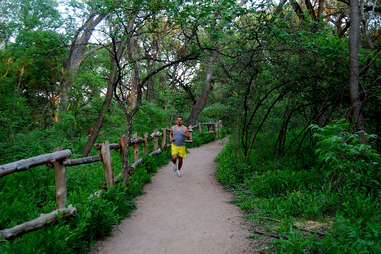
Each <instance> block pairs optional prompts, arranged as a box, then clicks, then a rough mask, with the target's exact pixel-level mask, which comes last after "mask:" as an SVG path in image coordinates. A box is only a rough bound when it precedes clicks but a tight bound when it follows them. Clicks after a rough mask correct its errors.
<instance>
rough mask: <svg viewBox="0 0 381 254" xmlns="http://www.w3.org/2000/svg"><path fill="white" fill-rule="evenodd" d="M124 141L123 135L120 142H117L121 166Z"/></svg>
mask: <svg viewBox="0 0 381 254" xmlns="http://www.w3.org/2000/svg"><path fill="white" fill-rule="evenodd" d="M124 139H125V136H124V135H123V136H122V137H121V138H120V140H119V144H120V158H121V162H122V165H123V153H124Z"/></svg>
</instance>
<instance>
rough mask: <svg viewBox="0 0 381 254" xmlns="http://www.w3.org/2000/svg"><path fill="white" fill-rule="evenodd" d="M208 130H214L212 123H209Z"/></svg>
mask: <svg viewBox="0 0 381 254" xmlns="http://www.w3.org/2000/svg"><path fill="white" fill-rule="evenodd" d="M208 132H209V133H213V131H212V123H208Z"/></svg>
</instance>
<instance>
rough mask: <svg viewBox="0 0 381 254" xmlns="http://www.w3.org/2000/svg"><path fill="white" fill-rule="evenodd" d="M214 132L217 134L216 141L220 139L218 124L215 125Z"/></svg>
mask: <svg viewBox="0 0 381 254" xmlns="http://www.w3.org/2000/svg"><path fill="white" fill-rule="evenodd" d="M214 131H215V133H216V139H218V123H215V124H214Z"/></svg>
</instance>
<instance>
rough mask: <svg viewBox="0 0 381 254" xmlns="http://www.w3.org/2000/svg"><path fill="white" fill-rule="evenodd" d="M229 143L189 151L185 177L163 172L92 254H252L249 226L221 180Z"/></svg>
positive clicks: (157, 175) (185, 161) (221, 142)
mask: <svg viewBox="0 0 381 254" xmlns="http://www.w3.org/2000/svg"><path fill="white" fill-rule="evenodd" d="M223 142H224V141H221V140H219V141H214V142H211V143H209V144H206V145H203V146H202V147H198V148H192V149H189V154H188V155H187V158H186V159H185V160H184V165H183V174H184V175H183V176H182V177H177V176H175V173H174V172H173V171H172V170H171V166H172V163H169V164H168V165H167V166H165V167H163V168H161V169H160V170H159V171H158V172H157V173H156V175H155V176H153V177H152V183H149V184H147V185H146V186H145V187H144V191H145V192H146V194H145V195H142V196H139V197H138V198H137V210H135V211H134V212H133V213H132V215H131V216H130V217H129V218H127V219H125V220H124V221H122V223H121V224H120V225H119V226H117V227H116V228H115V229H114V230H113V232H112V235H111V236H110V237H109V238H107V239H106V240H104V241H102V242H98V243H97V244H96V246H95V247H94V248H93V250H92V253H94V254H95V253H112V254H118V253H128V254H179V253H181V254H188V253H189V254H195V253H198V254H225V253H226V254H235V253H237V254H242V253H252V252H253V249H251V247H250V240H249V238H248V237H249V236H250V232H249V226H248V225H247V223H246V222H245V220H244V219H243V217H242V214H241V212H240V210H239V208H238V207H236V206H234V205H232V204H231V203H230V201H231V200H232V199H233V195H232V194H231V193H228V192H226V191H224V189H223V187H222V186H221V185H220V184H219V183H218V182H217V180H216V177H215V169H216V166H217V165H216V163H215V162H214V159H215V157H216V156H217V154H218V152H219V151H220V150H221V149H222V147H223Z"/></svg>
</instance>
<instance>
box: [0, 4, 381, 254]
mask: <svg viewBox="0 0 381 254" xmlns="http://www.w3.org/2000/svg"><path fill="white" fill-rule="evenodd" d="M380 4H381V3H380V2H379V1H370V0H364V1H360V2H358V1H357V0H351V1H350V2H349V1H342V0H339V1H328V0H319V1H318V0H304V1H297V0H291V1H284V0H281V1H271V0H263V1H240V3H237V1H235V0H217V1H214V0H213V1H211V0H204V1H193V0H157V1H135V0H128V1H100V0H96V1H76V0H71V1H66V0H65V1H57V0H30V1H25V0H20V1H17V2H15V1H10V0H4V1H1V2H0V102H1V103H0V150H1V151H2V152H1V154H0V164H4V163H8V162H11V161H15V160H18V159H23V158H27V157H31V156H35V155H38V154H43V153H48V152H51V151H53V149H54V148H55V147H57V146H62V147H64V148H68V149H71V151H72V152H73V156H72V157H74V158H77V157H81V156H85V155H88V154H95V151H94V150H91V148H92V147H93V144H94V143H100V142H103V141H105V140H109V141H110V142H118V140H119V138H120V137H121V136H122V135H126V136H127V137H131V136H132V135H133V134H134V133H135V132H137V133H138V134H139V135H140V136H142V135H143V134H144V133H146V132H152V131H153V130H154V129H155V128H164V127H168V126H169V125H170V124H174V120H175V119H176V117H178V116H179V115H181V116H183V118H184V120H187V121H188V122H189V123H193V122H195V120H198V121H201V122H207V121H210V122H215V121H217V120H220V119H221V120H222V121H223V124H224V126H227V127H229V130H230V134H231V136H230V143H229V144H228V145H227V147H226V148H225V150H224V151H223V152H222V153H221V154H220V156H219V161H220V167H219V169H218V172H217V176H218V178H219V180H220V181H221V182H222V183H223V184H224V185H226V186H227V187H228V188H232V189H234V190H235V191H236V192H237V194H238V197H239V199H238V201H237V204H238V205H239V206H240V207H242V209H244V210H245V211H247V212H248V213H249V215H250V216H251V217H252V219H253V220H255V221H256V222H266V223H270V224H271V225H269V228H268V230H270V231H271V230H272V231H277V233H278V234H279V235H284V234H286V235H287V239H286V238H283V239H281V240H277V241H275V242H273V244H272V247H271V248H272V249H270V250H269V251H270V252H279V253H286V252H289V253H376V252H380V246H379V241H377V240H378V238H379V235H380V233H381V230H380V213H379V210H380V197H379V195H380V193H379V189H380V181H381V180H380V151H381V139H380V138H379V137H380V135H381V99H380V98H381V89H380V87H381V83H380V80H381V77H380V75H381V74H380V71H379V70H380V69H381V57H380V55H381V54H380V52H381V32H380V31H381V30H380V22H381V19H380V13H381V11H380V10H381V7H380ZM357 49H358V52H357ZM350 54H351V55H352V57H349V56H350ZM356 68H357V69H356ZM340 119H341V120H340ZM366 133H370V135H368V134H366ZM211 139H213V136H212V135H209V134H202V135H201V136H197V134H196V133H195V136H194V140H195V142H194V143H193V144H192V145H201V144H202V143H204V142H207V141H210V140H211ZM130 154H131V153H130ZM123 156H124V158H127V159H126V160H123V162H124V163H123V166H122V167H121V168H118V169H117V170H116V171H118V173H119V172H120V171H124V172H126V170H128V163H127V162H128V161H130V159H131V158H130V157H129V153H126V154H124V155H123ZM166 156H167V157H168V154H167V155H161V156H160V157H158V159H157V162H154V161H148V162H147V164H146V165H145V166H142V167H141V168H140V169H139V170H137V171H136V172H135V174H134V175H133V176H132V177H131V179H130V183H131V184H130V185H129V186H128V187H127V190H126V189H125V187H123V184H120V185H118V186H116V187H115V188H113V189H111V190H110V191H109V192H107V193H104V194H103V195H102V196H101V197H99V198H98V197H94V198H92V199H89V198H88V197H89V195H90V193H93V192H94V191H95V190H96V189H97V188H98V187H99V184H100V182H101V181H102V180H101V179H102V177H103V176H102V171H101V170H97V169H95V168H98V166H95V164H91V165H87V166H81V167H78V169H79V168H80V170H76V169H73V170H69V171H68V172H69V173H68V174H69V175H68V181H69V184H68V186H69V188H70V190H69V193H71V194H69V197H68V199H69V203H70V202H71V203H73V204H74V205H75V206H78V209H79V215H78V216H77V217H75V218H74V219H72V220H71V221H70V222H69V223H66V222H63V221H62V222H59V223H58V225H54V226H50V227H49V228H48V229H47V230H42V231H37V232H34V233H31V234H27V235H25V236H23V237H20V238H17V239H15V240H13V241H3V240H0V250H1V251H4V252H17V250H20V251H21V250H22V251H23V252H24V251H25V252H32V251H34V250H36V249H38V248H41V249H40V250H41V252H46V253H50V252H65V251H66V252H70V251H71V252H73V251H77V252H78V251H81V252H83V251H85V250H86V249H87V248H88V246H89V244H88V243H89V242H91V241H93V240H94V239H96V238H99V237H102V236H104V235H105V234H107V232H109V230H110V228H111V226H112V225H113V224H116V223H117V222H118V221H119V220H120V219H121V218H122V217H124V216H125V215H127V214H128V212H129V211H130V210H131V209H132V208H133V207H134V204H133V201H132V198H133V196H135V195H136V194H137V193H139V192H140V191H141V186H142V184H143V183H144V182H147V181H148V180H149V176H150V175H151V174H152V173H153V171H154V168H157V167H158V166H159V165H162V164H163V163H164V161H165V160H166V159H164V157H166ZM167 157H166V158H167ZM128 158H130V159H128ZM113 159H115V165H116V164H120V156H119V155H118V154H113ZM151 168H152V169H151ZM52 174H53V173H52V171H51V170H48V169H46V168H44V167H38V168H36V169H34V170H32V171H27V172H23V173H20V174H15V175H12V176H7V177H4V178H1V179H0V195H1V197H0V207H2V208H1V209H0V215H1V216H0V228H5V227H10V226H12V225H16V224H18V223H20V222H22V221H25V220H28V219H31V218H34V217H36V216H37V215H38V214H40V213H42V212H48V211H50V210H52V209H54V207H55V205H54V204H55V202H54V188H53V187H54V182H53V178H52ZM126 175H128V174H125V176H126ZM125 178H126V177H125ZM86 179H87V180H86ZM126 180H128V179H124V181H126ZM21 190H22V191H21ZM123 193H128V198H127V199H125V195H124V194H123ZM99 210H103V211H104V213H100V212H99ZM25 211H28V212H25ZM111 214H113V216H111ZM11 215H12V216H11ZM265 217H270V218H273V219H277V220H280V221H281V222H279V223H278V222H276V223H273V222H274V221H272V222H271V221H270V222H269V221H266V220H265V219H263V218H265ZM308 221H314V222H315V223H316V224H318V225H319V227H320V228H319V229H317V230H321V231H324V236H322V235H313V234H308V233H306V232H305V231H300V226H295V225H299V224H300V223H301V222H303V223H306V222H308ZM272 223H273V224H274V225H272ZM96 224H99V225H101V226H100V227H96V228H94V227H95V226H94V225H96ZM66 232H70V233H66ZM57 239H61V240H57ZM62 239H65V240H62ZM45 240H46V242H49V244H46V245H45V244H44V245H42V244H41V242H42V241H45ZM56 240H57V241H56ZM41 246H43V247H41Z"/></svg>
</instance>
